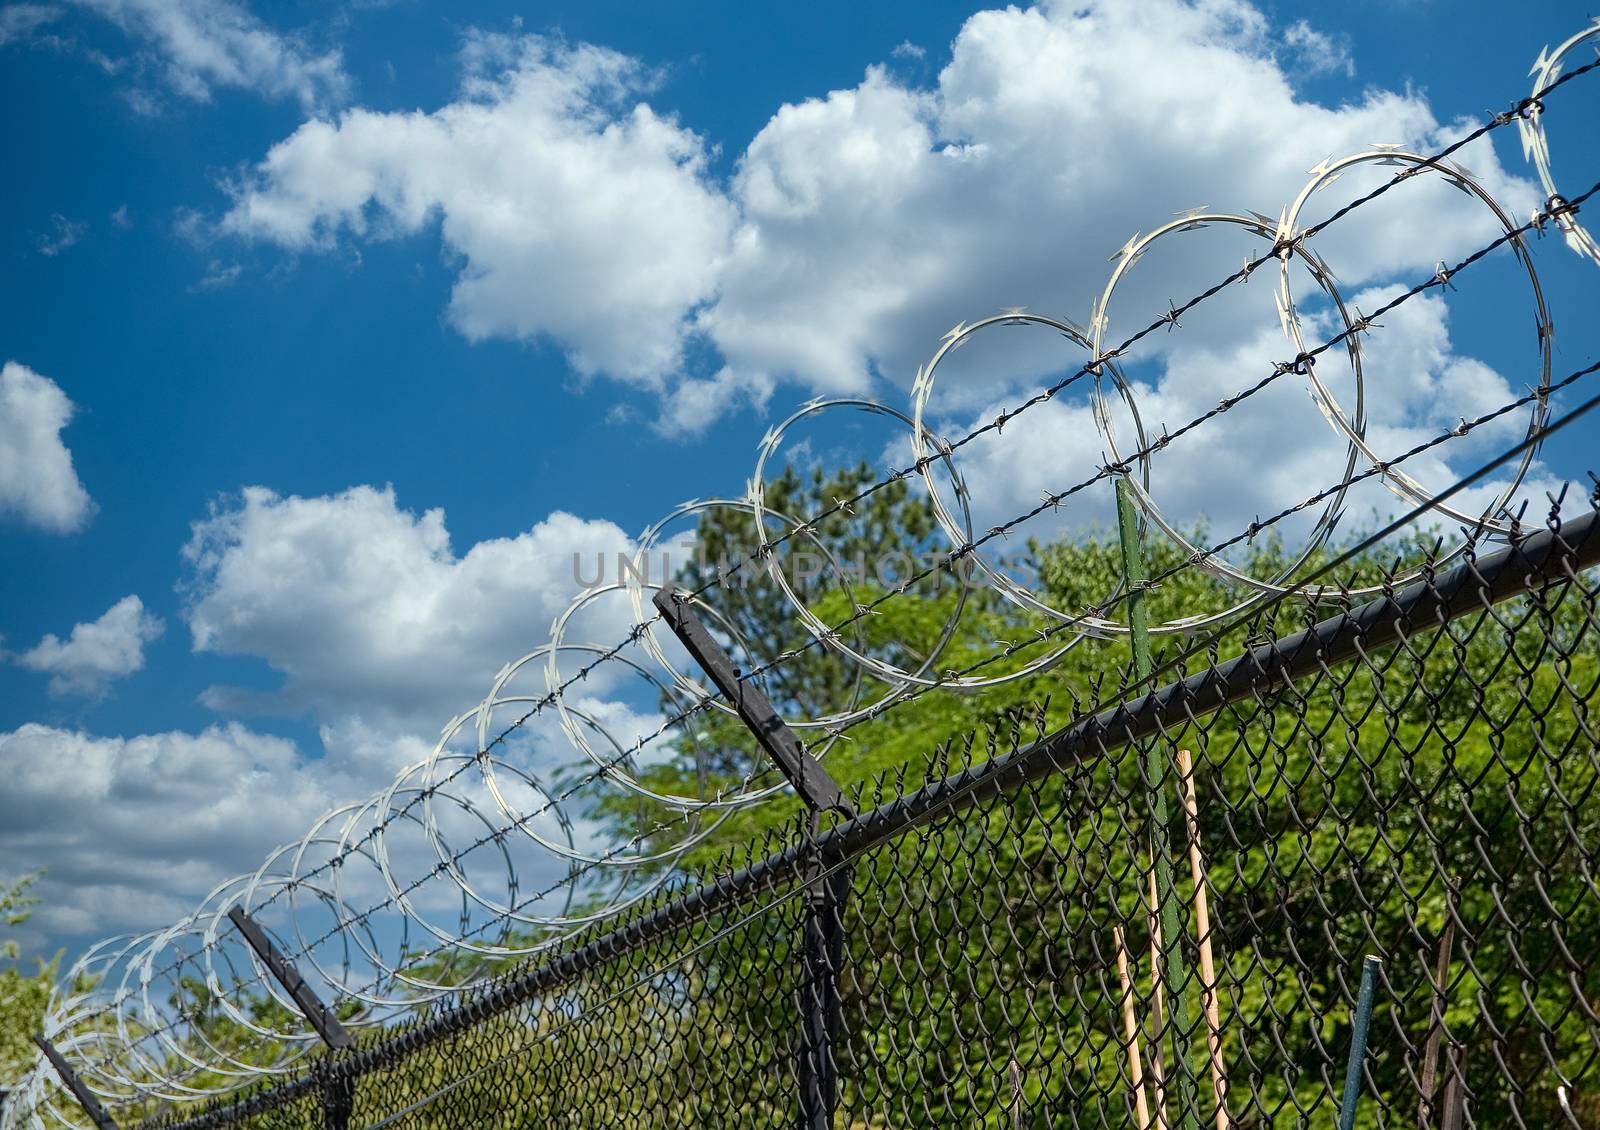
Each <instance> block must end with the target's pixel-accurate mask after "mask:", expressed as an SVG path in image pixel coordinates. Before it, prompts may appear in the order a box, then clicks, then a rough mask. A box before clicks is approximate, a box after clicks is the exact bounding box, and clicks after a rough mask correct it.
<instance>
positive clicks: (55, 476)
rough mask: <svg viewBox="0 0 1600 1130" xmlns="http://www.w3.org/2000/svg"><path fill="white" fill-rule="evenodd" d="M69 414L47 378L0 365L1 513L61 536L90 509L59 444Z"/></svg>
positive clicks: (69, 456) (68, 404) (16, 366)
mask: <svg viewBox="0 0 1600 1130" xmlns="http://www.w3.org/2000/svg"><path fill="white" fill-rule="evenodd" d="M72 413H73V404H72V401H70V400H68V399H67V394H66V393H64V392H62V391H61V387H60V386H59V385H57V384H56V383H55V382H54V381H52V380H50V379H49V378H48V377H42V376H40V375H39V374H38V373H35V372H34V371H33V370H32V369H30V368H28V367H27V366H26V365H21V364H18V363H17V362H15V361H7V362H6V364H5V367H4V368H3V369H0V514H6V513H10V514H15V515H17V516H18V517H20V518H21V519H22V520H23V521H25V522H27V523H28V524H30V525H33V526H37V527H38V528H39V529H42V530H49V531H50V532H52V533H61V534H65V533H71V532H73V531H74V530H78V529H81V528H83V525H84V524H85V523H86V522H87V521H88V520H89V516H90V515H91V514H93V513H94V503H93V502H92V501H91V500H90V498H89V495H88V493H87V492H86V491H85V490H84V489H83V484H82V483H80V482H79V481H78V474H77V472H76V471H75V470H73V467H72V453H71V452H70V451H68V450H67V448H66V445H65V444H63V443H62V442H61V429H62V428H64V427H66V426H67V422H68V421H69V420H71V419H72Z"/></svg>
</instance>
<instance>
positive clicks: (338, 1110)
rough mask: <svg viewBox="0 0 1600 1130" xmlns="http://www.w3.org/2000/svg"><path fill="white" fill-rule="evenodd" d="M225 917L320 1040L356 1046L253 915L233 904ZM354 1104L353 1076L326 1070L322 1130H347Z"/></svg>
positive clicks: (338, 1047)
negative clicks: (236, 929) (280, 986)
mask: <svg viewBox="0 0 1600 1130" xmlns="http://www.w3.org/2000/svg"><path fill="white" fill-rule="evenodd" d="M228 918H229V919H230V920H232V922H233V924H234V926H235V927H237V928H238V930H239V933H241V934H243V935H244V939H245V941H247V942H249V943H250V948H251V949H252V950H254V951H255V955H256V957H258V958H260V959H261V964H262V965H264V966H266V967H267V971H268V972H269V973H271V974H272V976H273V977H274V978H275V979H276V980H277V982H278V984H280V985H282V986H283V989H284V991H285V992H286V993H288V994H289V999H290V1000H292V1001H294V1003H295V1007H297V1008H298V1009H299V1010H300V1012H301V1014H302V1015H303V1016H304V1017H305V1018H306V1020H307V1022H309V1023H310V1025H311V1027H312V1028H314V1029H315V1030H316V1033H317V1035H318V1036H320V1037H321V1038H322V1042H323V1043H324V1044H326V1045H327V1046H328V1048H329V1050H331V1051H347V1050H349V1049H350V1048H353V1047H355V1046H356V1041H355V1038H354V1037H353V1036H351V1035H350V1033H349V1032H348V1031H346V1029H345V1026H344V1025H343V1024H341V1023H339V1017H338V1016H337V1015H335V1013H334V1011H333V1009H331V1008H329V1007H328V1006H327V1005H325V1004H323V1003H322V999H321V998H320V997H318V996H317V994H316V991H315V990H313V989H312V988H311V986H310V985H308V984H306V979H305V978H304V977H302V976H300V970H298V969H297V968H295V964H294V962H292V961H290V960H289V959H288V958H286V957H284V956H283V954H281V953H279V952H278V947H277V946H275V945H273V944H272V939H271V938H269V937H267V932H266V931H265V930H263V929H262V928H261V926H260V924H259V923H257V922H256V920H255V919H254V918H251V917H250V916H249V915H248V914H246V913H245V912H244V910H243V908H241V907H237V906H235V907H233V908H231V909H230V910H229V911H228ZM355 1105H356V1081H355V1078H354V1077H353V1076H350V1075H342V1074H340V1073H338V1072H337V1071H330V1072H329V1073H328V1076H327V1079H326V1080H325V1082H324V1083H323V1088H322V1125H323V1128H324V1130H349V1126H350V1116H351V1114H352V1112H353V1111H354V1110H355Z"/></svg>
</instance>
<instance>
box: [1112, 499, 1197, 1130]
mask: <svg viewBox="0 0 1600 1130" xmlns="http://www.w3.org/2000/svg"><path fill="white" fill-rule="evenodd" d="M1116 484H1117V530H1118V535H1119V541H1120V543H1121V549H1122V577H1123V585H1124V586H1125V587H1126V588H1127V591H1128V640H1129V643H1131V644H1132V647H1133V673H1134V675H1135V677H1137V678H1138V679H1140V680H1144V679H1147V678H1149V677H1150V671H1151V668H1152V663H1151V660H1150V627H1149V625H1150V611H1149V609H1148V608H1146V607H1145V597H1146V595H1147V594H1146V580H1147V578H1146V576H1145V565H1144V549H1143V547H1142V546H1141V545H1140V544H1139V516H1138V514H1137V512H1136V511H1135V510H1134V506H1133V494H1132V491H1133V488H1132V487H1130V486H1129V485H1128V480H1127V476H1126V475H1119V476H1117V480H1116ZM1142 760H1143V763H1144V765H1143V769H1144V779H1145V787H1146V789H1147V791H1148V793H1149V798H1150V867H1151V875H1152V878H1153V879H1154V880H1155V883H1154V885H1155V892H1156V893H1155V906H1154V907H1152V910H1153V911H1154V913H1155V916H1156V919H1157V921H1158V923H1159V926H1158V927H1157V928H1158V929H1159V931H1160V933H1161V938H1162V942H1161V947H1160V948H1161V953H1160V957H1159V959H1158V962H1159V965H1160V968H1159V969H1157V970H1156V973H1157V975H1158V976H1159V978H1160V980H1161V983H1162V985H1164V986H1165V989H1166V993H1165V996H1166V999H1167V1001H1168V1002H1169V1008H1170V1009H1171V1016H1170V1017H1168V1018H1167V1024H1166V1028H1167V1034H1168V1035H1169V1036H1170V1037H1171V1039H1170V1044H1171V1048H1172V1058H1173V1061H1174V1062H1173V1066H1174V1068H1175V1069H1176V1071H1177V1075H1178V1081H1177V1084H1178V1085H1177V1092H1178V1096H1177V1097H1178V1112H1179V1123H1180V1125H1182V1126H1183V1127H1184V1130H1200V1109H1199V1108H1200V1097H1199V1092H1198V1088H1197V1086H1196V1083H1195V1077H1194V1070H1193V1067H1194V1065H1193V1064H1192V1063H1191V1062H1190V1060H1189V1040H1190V1038H1191V1037H1192V1036H1193V1035H1194V1024H1195V1016H1196V1010H1195V1009H1194V1008H1193V1007H1192V1006H1191V1003H1190V994H1191V993H1192V992H1193V990H1194V986H1193V984H1191V982H1190V978H1189V974H1188V970H1187V968H1186V963H1185V961H1184V955H1183V939H1184V936H1185V935H1184V931H1183V926H1182V923H1181V922H1180V921H1179V920H1178V888H1177V885H1176V883H1175V882H1174V881H1173V876H1172V843H1171V838H1170V837H1171V829H1172V809H1171V808H1170V806H1169V805H1168V803H1167V792H1168V790H1169V789H1171V788H1172V786H1173V784H1174V783H1175V782H1177V780H1178V773H1177V766H1176V764H1175V763H1174V761H1173V759H1172V758H1170V757H1168V758H1163V757H1162V756H1161V754H1160V752H1159V747H1158V744H1157V743H1155V742H1150V743H1148V744H1147V745H1146V747H1145V749H1144V756H1143V758H1142ZM1158 1039H1159V1037H1158Z"/></svg>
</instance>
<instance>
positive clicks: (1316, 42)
mask: <svg viewBox="0 0 1600 1130" xmlns="http://www.w3.org/2000/svg"><path fill="white" fill-rule="evenodd" d="M1283 42H1284V44H1285V45H1286V46H1287V47H1288V48H1289V52H1290V54H1291V55H1292V56H1293V58H1294V60H1295V62H1297V63H1298V64H1299V65H1300V66H1301V67H1303V68H1304V69H1305V71H1306V72H1307V73H1308V74H1313V75H1320V74H1329V73H1332V72H1340V73H1343V74H1345V75H1354V74H1355V73H1356V64H1355V60H1354V59H1352V58H1351V57H1350V45H1349V43H1347V42H1345V41H1343V40H1336V39H1334V37H1333V36H1331V35H1328V34H1327V33H1326V32H1321V31H1318V30H1317V29H1316V28H1314V27H1312V26H1311V24H1310V23H1308V22H1307V21H1305V20H1296V21H1295V22H1294V23H1292V24H1290V25H1289V26H1288V27H1287V28H1285V29H1284V32H1283Z"/></svg>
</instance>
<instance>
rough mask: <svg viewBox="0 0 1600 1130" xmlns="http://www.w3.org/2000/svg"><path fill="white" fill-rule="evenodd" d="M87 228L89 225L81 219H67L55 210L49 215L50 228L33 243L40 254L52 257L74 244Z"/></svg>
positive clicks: (48, 257)
mask: <svg viewBox="0 0 1600 1130" xmlns="http://www.w3.org/2000/svg"><path fill="white" fill-rule="evenodd" d="M88 230H89V225H88V224H87V223H86V222H84V221H83V220H69V219H67V218H66V217H65V216H63V215H61V214H60V213H59V212H57V213H56V214H55V215H53V216H51V217H50V230H49V231H48V232H45V233H44V234H43V235H41V236H39V238H38V239H37V240H36V241H35V243H36V245H37V246H38V248H39V254H40V255H43V256H44V257H45V258H47V259H54V258H55V257H56V256H57V255H60V254H61V253H62V252H63V251H66V250H67V249H68V248H70V247H74V246H76V245H77V243H78V241H79V240H81V239H82V238H83V236H84V233H85V232H87V231H88Z"/></svg>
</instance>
